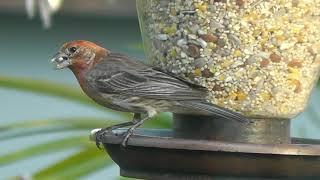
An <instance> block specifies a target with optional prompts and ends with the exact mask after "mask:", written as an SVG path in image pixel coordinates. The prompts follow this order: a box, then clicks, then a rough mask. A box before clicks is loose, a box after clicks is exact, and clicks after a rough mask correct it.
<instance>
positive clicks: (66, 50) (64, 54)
mask: <svg viewBox="0 0 320 180" xmlns="http://www.w3.org/2000/svg"><path fill="white" fill-rule="evenodd" d="M107 54H108V50H106V49H104V48H102V47H100V46H98V45H96V44H95V43H92V42H89V41H84V40H77V41H71V42H68V43H65V44H64V45H63V46H62V47H61V49H60V50H59V52H58V53H57V54H56V55H55V57H54V58H53V59H52V60H51V61H52V62H53V63H55V65H56V68H57V69H63V68H65V67H68V68H70V69H71V70H72V71H74V72H75V71H83V70H86V69H88V68H90V67H92V66H93V65H94V64H95V63H97V61H99V60H100V59H101V58H102V57H104V56H106V55H107Z"/></svg>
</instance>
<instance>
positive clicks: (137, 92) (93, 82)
mask: <svg viewBox="0 0 320 180" xmlns="http://www.w3.org/2000/svg"><path fill="white" fill-rule="evenodd" d="M51 62H52V63H54V65H55V67H56V68H57V69H65V68H68V69H70V70H71V71H72V72H73V74H74V75H75V77H76V79H77V81H78V83H79V85H80V87H81V89H82V90H83V91H84V93H85V94H86V95H87V96H88V97H90V98H91V99H92V100H93V101H95V102H96V103H98V104H100V105H102V106H104V107H106V108H109V109H112V110H116V111H122V112H130V113H133V119H132V120H131V121H128V122H125V123H121V124H116V125H113V126H111V127H107V128H103V129H101V130H100V131H98V132H97V133H96V145H97V147H99V148H100V143H101V139H102V137H103V135H104V134H105V133H106V132H110V131H112V130H115V129H118V128H123V127H130V126H131V127H130V128H128V130H127V131H126V132H125V133H124V135H123V140H122V143H121V145H122V146H124V147H126V146H127V142H128V140H129V138H130V136H131V135H132V134H133V132H134V130H135V129H136V128H137V127H139V126H140V125H142V124H143V123H144V122H145V121H147V120H149V119H151V118H152V117H154V116H155V115H156V114H158V113H160V112H172V113H177V114H192V115H205V116H221V117H223V118H226V119H229V120H236V121H239V122H249V120H248V119H247V118H246V117H245V116H243V115H241V114H240V113H238V112H234V111H231V110H229V109H226V108H223V107H220V106H217V105H215V104H213V103H211V102H209V101H208V100H207V97H208V93H209V92H208V90H207V89H206V88H205V87H203V86H200V85H197V84H195V83H192V82H190V81H187V80H186V79H184V78H181V77H180V76H178V75H175V74H172V73H170V72H167V71H165V70H162V69H161V68H159V67H154V66H151V65H147V64H145V63H143V62H142V61H141V60H137V59H134V58H130V57H128V56H126V55H124V54H121V53H115V52H111V51H110V50H108V49H106V48H103V47H100V46H99V45H97V44H95V43H93V42H90V41H86V40H75V41H71V42H67V43H65V44H63V45H62V47H61V48H60V50H59V51H58V53H57V54H56V55H55V56H54V57H53V58H52V59H51Z"/></svg>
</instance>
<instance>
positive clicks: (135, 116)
mask: <svg viewBox="0 0 320 180" xmlns="http://www.w3.org/2000/svg"><path fill="white" fill-rule="evenodd" d="M140 120H141V114H140V113H134V114H133V119H132V121H129V122H124V123H120V124H116V125H113V126H110V127H106V128H103V129H101V130H99V131H98V132H96V135H95V136H96V146H97V147H98V148H99V149H101V147H100V143H101V140H102V138H103V136H104V135H105V133H107V132H111V131H113V130H115V129H119V128H123V127H128V126H132V125H134V124H136V123H137V122H139V121H140Z"/></svg>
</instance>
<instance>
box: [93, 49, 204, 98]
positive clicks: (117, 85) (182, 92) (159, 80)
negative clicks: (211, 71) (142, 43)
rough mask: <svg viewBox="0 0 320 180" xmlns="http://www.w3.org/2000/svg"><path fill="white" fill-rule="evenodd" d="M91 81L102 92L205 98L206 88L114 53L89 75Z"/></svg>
mask: <svg viewBox="0 0 320 180" xmlns="http://www.w3.org/2000/svg"><path fill="white" fill-rule="evenodd" d="M87 79H89V82H90V83H91V84H92V85H93V86H94V87H95V88H97V89H98V90H99V91H100V92H102V93H109V94H122V95H125V96H130V97H133V96H137V97H144V98H151V99H165V100H192V99H197V100H199V99H205V97H206V96H207V92H206V90H205V89H204V88H194V87H190V86H189V85H188V84H187V83H185V82H183V81H181V80H179V79H177V78H175V77H173V76H170V75H168V74H166V73H163V72H161V71H158V70H155V69H153V68H151V67H149V66H147V65H145V64H143V63H142V62H138V61H132V60H130V59H128V58H127V57H125V56H121V55H119V54H111V55H109V56H108V57H107V58H106V59H104V60H103V61H101V62H100V63H99V64H97V65H96V66H95V67H94V69H93V70H91V71H90V72H89V73H88V74H87Z"/></svg>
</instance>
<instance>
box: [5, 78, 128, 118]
mask: <svg viewBox="0 0 320 180" xmlns="http://www.w3.org/2000/svg"><path fill="white" fill-rule="evenodd" d="M0 87H3V88H10V89H16V90H20V91H24V92H30V93H36V94H43V95H48V96H56V97H60V98H64V99H67V100H71V101H74V102H78V103H80V104H84V105H89V106H91V107H95V108H99V109H103V110H105V111H106V112H112V113H115V112H116V111H113V110H111V109H107V108H105V107H103V106H100V105H98V104H97V103H95V102H94V101H92V100H90V99H89V98H88V97H87V96H86V95H85V94H84V93H83V92H82V91H80V90H79V89H77V88H73V87H70V86H68V85H65V84H61V83H56V82H48V81H43V80H34V79H28V78H22V77H6V76H0ZM117 114H119V115H122V116H124V117H128V113H123V112H118V113H117Z"/></svg>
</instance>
